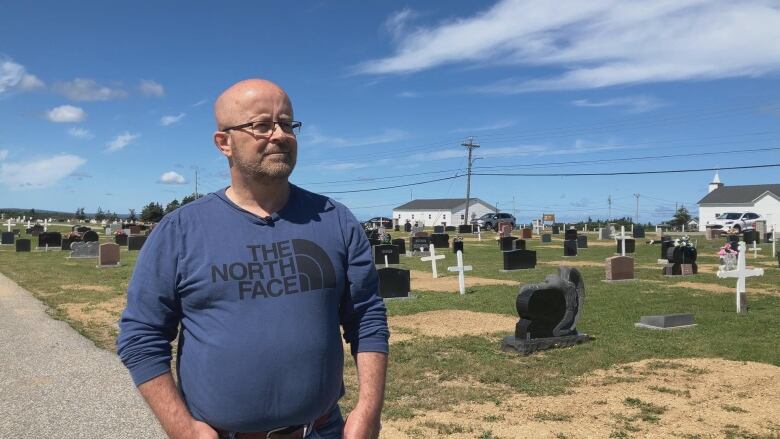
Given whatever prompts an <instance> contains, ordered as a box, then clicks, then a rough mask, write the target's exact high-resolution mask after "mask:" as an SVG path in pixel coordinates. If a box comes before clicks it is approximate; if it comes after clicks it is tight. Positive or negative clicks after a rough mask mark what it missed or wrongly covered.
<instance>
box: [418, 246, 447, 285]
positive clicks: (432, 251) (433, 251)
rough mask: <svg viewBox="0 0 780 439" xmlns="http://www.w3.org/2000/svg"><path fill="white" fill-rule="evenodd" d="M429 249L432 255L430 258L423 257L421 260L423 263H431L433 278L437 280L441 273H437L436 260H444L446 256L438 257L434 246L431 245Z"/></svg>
mask: <svg viewBox="0 0 780 439" xmlns="http://www.w3.org/2000/svg"><path fill="white" fill-rule="evenodd" d="M428 249H429V251H430V253H431V255H430V256H423V257H422V258H420V260H421V261H423V262H428V261H431V271H433V278H434V279H436V278H438V277H439V272H438V271H436V260H437V259H444V258H445V255H437V254H436V248H434V247H433V244H431V245H430V247H428Z"/></svg>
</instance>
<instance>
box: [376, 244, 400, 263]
mask: <svg viewBox="0 0 780 439" xmlns="http://www.w3.org/2000/svg"><path fill="white" fill-rule="evenodd" d="M373 249H374V263H375V264H377V265H384V263H385V256H387V263H388V264H400V263H401V262H400V258H399V257H398V247H396V246H394V245H392V244H380V245H375V246H374V247H373Z"/></svg>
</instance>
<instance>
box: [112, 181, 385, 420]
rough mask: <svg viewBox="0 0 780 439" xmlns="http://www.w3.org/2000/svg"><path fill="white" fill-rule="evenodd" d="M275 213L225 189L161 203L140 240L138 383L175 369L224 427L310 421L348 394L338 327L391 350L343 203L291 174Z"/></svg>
mask: <svg viewBox="0 0 780 439" xmlns="http://www.w3.org/2000/svg"><path fill="white" fill-rule="evenodd" d="M290 189H291V190H290V198H289V201H288V202H287V205H286V206H285V207H284V208H283V209H281V210H280V211H279V212H277V213H275V214H273V215H272V216H271V217H270V218H268V219H262V218H259V217H257V216H256V215H254V214H252V213H250V212H248V211H246V210H244V209H242V208H240V207H238V206H237V205H236V204H234V203H233V202H232V201H230V200H229V199H228V198H227V197H226V196H225V190H224V189H223V190H221V191H219V192H218V193H213V194H209V195H207V196H205V197H203V198H201V199H199V200H196V201H194V202H192V203H189V204H187V205H185V206H182V207H180V208H178V209H176V210H175V211H173V212H171V213H169V214H168V215H166V216H165V217H164V218H163V219H162V221H160V223H159V224H158V225H157V226H156V227H155V228H154V231H153V232H152V233H151V235H150V236H149V238H148V240H147V241H146V243H145V244H144V246H143V249H142V250H141V252H140V254H139V255H138V261H137V264H136V267H135V271H134V272H133V276H132V279H131V281H130V285H129V288H128V291H127V308H126V309H125V311H124V313H123V314H122V318H121V320H120V323H119V329H120V334H119V338H118V340H117V348H118V353H119V356H120V358H121V359H122V361H123V362H124V364H125V365H126V366H127V368H128V369H129V370H130V374H131V375H132V378H133V381H134V382H135V384H136V385H139V384H141V383H144V382H146V381H148V380H150V379H152V378H154V377H156V376H159V375H161V374H163V373H165V372H167V371H168V370H170V360H171V348H170V342H171V341H172V340H173V339H174V338H175V337H176V335H177V332H178V330H179V328H178V326H179V323H181V332H180V338H179V345H178V346H179V348H178V357H177V360H178V362H177V371H178V378H179V387H180V390H181V392H182V395H183V397H184V400H185V401H186V404H187V407H188V408H189V410H190V412H191V413H192V415H193V416H194V417H195V418H196V419H198V420H201V421H204V422H206V423H208V424H210V425H212V426H215V427H218V428H220V429H224V430H229V431H265V430H269V429H272V428H277V427H281V426H289V425H299V424H305V423H308V422H311V421H313V420H314V419H316V418H317V417H319V416H321V415H322V414H324V413H325V412H327V411H328V410H329V409H330V408H332V407H333V405H334V404H335V403H336V402H337V401H338V399H339V398H340V397H341V395H342V393H343V390H342V389H343V362H344V353H343V349H342V342H341V333H340V331H339V325H341V326H342V327H343V329H344V339H345V340H346V342H347V343H349V344H350V347H351V350H352V353H353V355H354V354H356V353H357V352H387V351H388V343H387V340H388V337H389V331H388V328H387V317H386V310H385V306H384V303H383V301H382V299H381V298H379V297H378V295H377V291H378V278H377V274H376V270H375V268H374V264H373V261H372V258H371V249H370V246H369V243H368V240H367V238H366V234H365V232H364V231H363V229H362V227H361V226H360V224H359V223H358V222H357V220H356V219H355V217H354V216H353V215H352V214H351V213H350V212H349V210H348V209H347V208H346V207H344V206H343V205H341V204H340V203H337V202H335V201H333V200H331V199H329V198H327V197H324V196H321V195H317V194H313V193H311V192H308V191H305V190H303V189H300V188H298V187H296V186H294V185H290Z"/></svg>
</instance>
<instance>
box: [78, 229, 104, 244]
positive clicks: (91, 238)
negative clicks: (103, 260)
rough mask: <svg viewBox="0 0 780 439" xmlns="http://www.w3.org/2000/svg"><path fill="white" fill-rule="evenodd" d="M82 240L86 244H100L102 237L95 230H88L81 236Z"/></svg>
mask: <svg viewBox="0 0 780 439" xmlns="http://www.w3.org/2000/svg"><path fill="white" fill-rule="evenodd" d="M81 240H82V241H84V242H98V241H100V236H99V235H98V234H97V232H95V231H94V230H87V231H86V232H84V234H83V235H81Z"/></svg>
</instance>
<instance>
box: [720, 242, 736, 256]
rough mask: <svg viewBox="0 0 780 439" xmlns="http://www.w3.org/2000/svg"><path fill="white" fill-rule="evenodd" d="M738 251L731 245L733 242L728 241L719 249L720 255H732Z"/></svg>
mask: <svg viewBox="0 0 780 439" xmlns="http://www.w3.org/2000/svg"><path fill="white" fill-rule="evenodd" d="M735 253H738V252H737V251H736V250H734V248H732V247H731V243H729V242H727V243H726V245H724V246H723V247H721V248H720V250H719V251H718V256H726V255H732V254H735Z"/></svg>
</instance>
